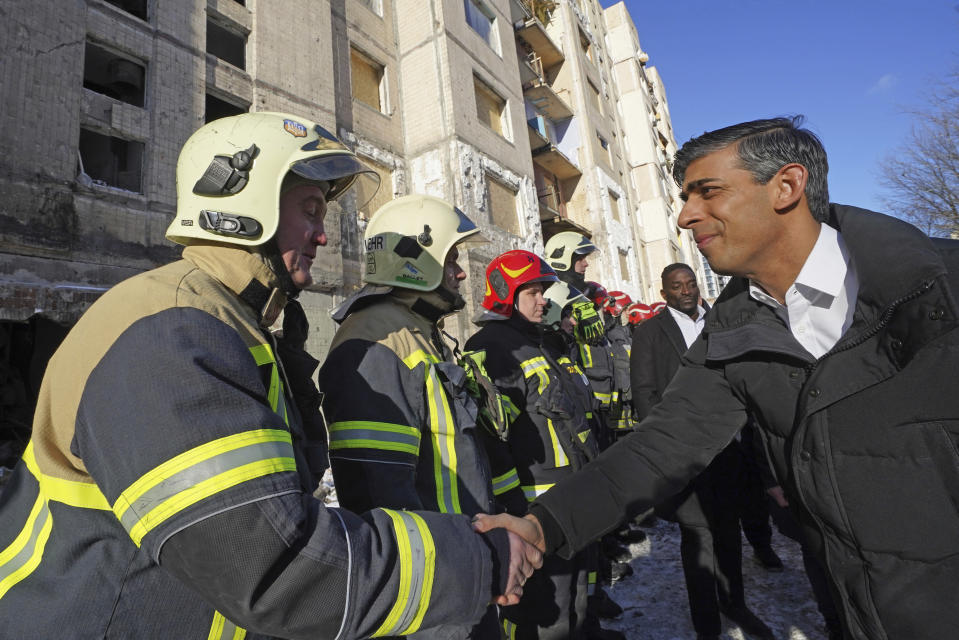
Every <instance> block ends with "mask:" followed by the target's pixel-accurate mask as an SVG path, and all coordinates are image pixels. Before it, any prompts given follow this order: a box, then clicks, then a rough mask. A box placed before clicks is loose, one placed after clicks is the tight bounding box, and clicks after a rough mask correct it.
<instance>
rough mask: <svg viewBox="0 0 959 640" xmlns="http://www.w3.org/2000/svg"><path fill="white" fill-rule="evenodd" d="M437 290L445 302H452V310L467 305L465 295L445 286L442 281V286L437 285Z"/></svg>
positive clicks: (457, 309)
mask: <svg viewBox="0 0 959 640" xmlns="http://www.w3.org/2000/svg"><path fill="white" fill-rule="evenodd" d="M435 291H436V293H437V294H438V295H439V297H440V298H442V299H443V300H444V301H445V302H448V303H450V310H451V311H459V310H460V309H462V308H463V307H465V306H466V299H465V298H463V296H461V295H460V294H458V293H453V292H452V291H450V290H449V289H447V288H446V287H444V286H443V284H442V283H440V286H438V287H436V289H435Z"/></svg>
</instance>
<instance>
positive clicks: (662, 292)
mask: <svg viewBox="0 0 959 640" xmlns="http://www.w3.org/2000/svg"><path fill="white" fill-rule="evenodd" d="M659 295H661V296H662V297H663V300H665V299H666V290H665V289H660V290H659Z"/></svg>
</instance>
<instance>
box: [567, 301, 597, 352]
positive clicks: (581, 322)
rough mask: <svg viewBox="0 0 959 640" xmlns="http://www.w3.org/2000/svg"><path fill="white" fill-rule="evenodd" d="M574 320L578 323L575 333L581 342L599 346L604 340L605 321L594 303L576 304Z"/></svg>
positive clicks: (583, 302)
mask: <svg viewBox="0 0 959 640" xmlns="http://www.w3.org/2000/svg"><path fill="white" fill-rule="evenodd" d="M573 320H575V321H576V326H575V328H574V329H573V331H575V333H576V337H577V339H579V341H580V342H585V343H586V344H597V343H598V342H599V341H600V340H601V339H602V338H603V319H602V318H601V317H600V316H599V314H598V313H597V312H596V307H595V306H593V303H592V302H588V301H585V300H584V301H582V302H574V303H573Z"/></svg>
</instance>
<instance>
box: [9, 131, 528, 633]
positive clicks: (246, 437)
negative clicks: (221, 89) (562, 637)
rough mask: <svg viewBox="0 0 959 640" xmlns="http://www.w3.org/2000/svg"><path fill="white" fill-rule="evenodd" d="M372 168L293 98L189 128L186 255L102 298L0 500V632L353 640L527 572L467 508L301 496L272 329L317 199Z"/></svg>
mask: <svg viewBox="0 0 959 640" xmlns="http://www.w3.org/2000/svg"><path fill="white" fill-rule="evenodd" d="M368 175H369V169H367V168H366V167H365V166H364V165H362V164H361V163H360V162H359V161H358V160H357V158H356V156H355V155H354V154H353V153H352V152H350V151H349V150H348V149H347V148H346V147H345V146H344V145H343V144H341V143H340V142H339V141H338V140H337V139H336V138H334V137H333V136H332V135H331V134H330V133H329V132H327V131H326V130H324V129H323V128H321V127H320V126H318V125H316V124H314V123H312V122H310V121H308V120H305V119H303V118H299V117H296V116H292V115H287V114H275V113H248V114H242V115H239V116H235V117H230V118H223V119H219V120H216V121H214V122H211V123H209V124H207V125H204V126H203V127H201V128H200V129H199V130H198V131H197V132H196V133H194V134H193V136H191V137H190V139H189V140H188V141H187V142H186V144H185V145H184V147H183V149H182V151H181V153H180V156H179V160H178V163H177V214H176V216H175V218H174V219H173V222H172V223H171V225H170V227H169V228H168V230H167V237H168V238H169V239H171V240H173V241H174V242H177V243H179V244H182V245H185V247H186V248H185V249H184V250H183V258H182V259H181V260H179V261H177V262H174V263H172V264H169V265H166V266H164V267H160V268H158V269H154V270H152V271H148V272H146V273H143V274H140V275H138V276H135V277H133V278H131V279H129V280H126V281H125V282H122V283H120V284H118V285H116V286H115V287H113V288H112V289H111V290H110V291H108V292H107V293H105V294H104V295H103V296H102V297H101V298H100V299H99V300H98V301H97V302H96V303H95V304H94V305H93V306H92V307H91V308H90V309H89V310H88V311H87V312H86V313H85V314H84V315H83V317H82V318H81V319H80V321H79V322H78V323H77V325H76V326H75V327H74V329H73V330H72V331H71V332H70V334H69V335H68V336H67V338H66V339H65V341H64V342H63V344H62V345H61V347H60V348H59V350H58V351H57V353H56V354H55V355H54V356H53V358H52V360H51V361H50V364H49V367H48V369H47V373H46V376H45V378H44V381H43V384H42V389H41V392H40V398H39V401H38V405H37V411H36V416H35V419H34V425H33V437H32V440H31V442H30V444H29V446H28V448H27V451H26V452H25V454H24V457H23V459H22V460H21V462H20V463H19V464H18V466H17V468H16V470H15V471H14V476H13V478H12V480H11V481H10V482H9V484H8V485H7V486H5V487H4V494H3V496H2V500H0V505H2V506H0V629H3V631H2V635H3V636H4V637H9V638H26V637H37V638H53V637H61V636H64V635H66V636H69V637H76V638H93V637H98V638H101V637H116V638H159V637H164V638H243V637H246V638H264V637H272V636H280V637H283V638H318V637H319V638H360V637H367V636H370V635H386V634H390V633H405V632H409V631H414V630H416V629H417V628H420V627H431V626H434V625H437V624H439V623H440V622H448V621H457V622H462V623H467V622H472V621H474V620H477V619H479V617H480V616H481V615H483V613H484V611H485V610H486V608H487V606H488V602H489V601H490V598H491V593H493V592H496V591H501V590H502V589H503V587H501V586H498V585H497V586H494V583H496V582H499V583H500V584H502V583H503V582H504V581H505V579H506V578H511V579H512V581H513V582H514V583H516V584H519V583H520V582H522V580H523V578H522V575H523V574H524V573H525V570H524V571H523V573H517V572H516V571H515V566H516V561H517V560H518V559H519V558H520V557H523V556H522V553H523V548H522V547H519V546H516V545H515V543H514V542H513V540H512V539H504V538H495V537H494V538H489V537H487V538H485V539H484V538H482V537H480V536H478V535H476V534H475V533H473V532H472V530H471V528H470V522H469V519H468V518H466V517H465V516H451V515H441V514H434V513H427V512H419V513H417V512H412V511H410V512H404V511H400V510H395V509H376V510H372V511H370V512H368V513H366V514H364V515H362V516H359V515H354V514H353V513H350V512H347V511H344V510H338V509H327V508H325V507H324V505H323V504H322V503H321V502H319V501H318V500H316V499H315V498H314V497H313V496H312V495H311V490H312V488H313V486H314V485H315V483H314V479H313V471H314V470H313V469H310V468H309V466H308V463H307V461H306V457H305V447H304V438H305V436H304V433H303V431H302V429H301V419H300V416H299V412H298V410H297V403H295V402H294V400H293V399H292V398H291V397H290V395H289V389H290V387H291V385H290V384H289V382H288V380H287V379H286V376H285V368H284V363H283V362H282V361H279V360H278V358H277V351H276V349H275V346H274V342H273V339H272V336H271V334H270V332H269V330H268V328H269V327H270V326H271V325H273V324H274V322H275V321H276V320H277V317H278V315H279V314H280V312H281V311H282V310H283V308H284V306H285V305H286V303H287V301H288V300H290V299H292V298H295V297H296V295H297V293H298V292H299V291H300V290H302V289H303V288H305V287H307V286H309V285H310V283H311V281H312V277H311V275H310V266H311V264H312V262H313V259H314V258H315V256H316V251H317V250H318V249H319V248H321V247H323V246H324V245H325V244H326V241H327V239H326V235H325V232H324V228H323V219H324V214H325V212H326V206H327V202H328V201H332V200H335V199H337V198H341V197H342V196H344V194H347V193H355V194H356V196H355V203H356V204H362V203H363V202H365V201H366V199H367V198H368V197H369V196H370V195H371V192H369V191H367V192H366V194H365V195H364V194H362V193H359V192H358V188H359V187H361V186H362V183H363V182H364V181H365V180H366V178H367V176H368ZM303 406H307V405H303ZM511 545H512V548H513V552H512V553H511V552H510V551H509V549H510V547H511ZM508 554H509V555H510V556H511V559H512V565H513V567H514V569H511V570H510V571H507V566H508V565H507V562H508V561H507V557H508ZM530 560H531V561H532V562H533V563H535V562H536V558H535V557H532V558H531V559H530ZM530 568H531V567H526V569H530ZM503 600H505V599H503ZM512 600H517V598H516V594H515V593H514V594H513V595H512V597H511V598H509V601H512Z"/></svg>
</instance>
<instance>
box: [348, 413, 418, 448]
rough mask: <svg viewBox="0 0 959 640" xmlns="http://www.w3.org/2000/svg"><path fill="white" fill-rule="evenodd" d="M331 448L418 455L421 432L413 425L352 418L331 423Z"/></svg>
mask: <svg viewBox="0 0 959 640" xmlns="http://www.w3.org/2000/svg"><path fill="white" fill-rule="evenodd" d="M330 448H331V449H385V450H387V451H403V452H406V453H411V454H413V455H416V454H417V453H418V452H419V448H420V432H419V430H418V429H415V428H413V427H407V426H405V425H399V424H387V423H385V422H366V421H362V420H350V421H345V422H334V423H333V424H331V425H330Z"/></svg>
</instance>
